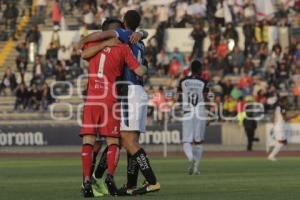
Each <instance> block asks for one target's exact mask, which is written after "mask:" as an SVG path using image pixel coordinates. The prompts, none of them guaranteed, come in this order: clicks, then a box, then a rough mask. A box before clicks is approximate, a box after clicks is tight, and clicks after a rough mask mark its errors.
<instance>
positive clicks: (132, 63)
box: [122, 44, 148, 76]
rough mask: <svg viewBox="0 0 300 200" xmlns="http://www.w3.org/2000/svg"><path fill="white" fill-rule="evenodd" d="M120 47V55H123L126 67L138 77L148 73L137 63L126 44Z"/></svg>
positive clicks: (144, 67) (145, 68)
mask: <svg viewBox="0 0 300 200" xmlns="http://www.w3.org/2000/svg"><path fill="white" fill-rule="evenodd" d="M122 46H123V48H122V53H124V58H125V63H126V64H127V65H128V67H129V68H130V69H131V70H133V71H134V73H135V74H136V75H138V76H143V75H145V74H146V73H147V71H148V69H147V67H146V66H145V65H142V64H140V63H139V62H138V60H137V58H136V57H135V56H134V55H133V53H132V50H131V49H130V47H129V46H128V44H123V45H122Z"/></svg>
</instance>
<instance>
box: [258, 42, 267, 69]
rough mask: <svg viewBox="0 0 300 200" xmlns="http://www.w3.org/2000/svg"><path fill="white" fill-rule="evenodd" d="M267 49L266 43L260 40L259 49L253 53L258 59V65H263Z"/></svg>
mask: <svg viewBox="0 0 300 200" xmlns="http://www.w3.org/2000/svg"><path fill="white" fill-rule="evenodd" d="M268 54H269V50H268V45H267V43H265V42H261V43H260V44H259V49H258V51H257V53H256V55H255V57H256V58H258V59H259V61H260V62H259V65H260V66H263V65H264V63H265V61H266V59H267V58H268Z"/></svg>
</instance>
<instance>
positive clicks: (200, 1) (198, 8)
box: [187, 0, 207, 22]
mask: <svg viewBox="0 0 300 200" xmlns="http://www.w3.org/2000/svg"><path fill="white" fill-rule="evenodd" d="M206 2H207V1H206V0H196V1H194V3H192V4H191V5H190V6H189V7H188V9H187V13H188V14H189V15H190V16H192V17H193V18H194V21H195V22H197V21H199V19H200V18H201V17H205V16H206Z"/></svg>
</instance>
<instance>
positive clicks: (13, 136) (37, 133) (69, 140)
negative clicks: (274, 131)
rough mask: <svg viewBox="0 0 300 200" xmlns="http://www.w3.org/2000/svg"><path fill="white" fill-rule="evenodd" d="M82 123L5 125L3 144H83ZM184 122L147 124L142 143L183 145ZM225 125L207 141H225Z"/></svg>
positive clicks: (209, 131)
mask: <svg viewBox="0 0 300 200" xmlns="http://www.w3.org/2000/svg"><path fill="white" fill-rule="evenodd" d="M78 134H79V126H51V125H49V126H25V125H24V126H1V128H0V146H64V145H66V146H69V145H80V144H81V139H80V137H79V135H78ZM181 137H182V136H181V124H180V123H175V124H170V125H169V127H168V130H167V131H164V130H163V128H160V127H158V126H149V127H147V132H146V133H145V134H141V138H140V142H141V144H146V145H148V144H149V145H150V144H151V145H153V144H163V143H164V138H166V141H167V143H168V144H181ZM221 138H222V136H221V125H211V126H209V127H208V129H207V134H206V143H208V144H222V139H221Z"/></svg>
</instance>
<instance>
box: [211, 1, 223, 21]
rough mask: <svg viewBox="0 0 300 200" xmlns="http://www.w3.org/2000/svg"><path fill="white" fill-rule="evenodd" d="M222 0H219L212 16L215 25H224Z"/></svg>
mask: <svg viewBox="0 0 300 200" xmlns="http://www.w3.org/2000/svg"><path fill="white" fill-rule="evenodd" d="M224 1H225V0H219V2H218V3H217V6H216V11H215V14H214V17H215V22H216V25H217V26H225V11H224Z"/></svg>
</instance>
